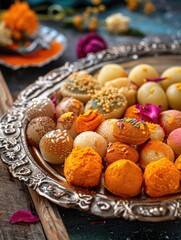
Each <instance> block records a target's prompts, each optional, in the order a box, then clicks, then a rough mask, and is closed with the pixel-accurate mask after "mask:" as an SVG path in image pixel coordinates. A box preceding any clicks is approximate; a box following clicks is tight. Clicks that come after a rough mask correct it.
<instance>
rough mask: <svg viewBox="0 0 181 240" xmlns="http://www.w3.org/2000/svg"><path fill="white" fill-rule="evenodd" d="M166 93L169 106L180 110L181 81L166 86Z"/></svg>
mask: <svg viewBox="0 0 181 240" xmlns="http://www.w3.org/2000/svg"><path fill="white" fill-rule="evenodd" d="M166 95H167V98H168V104H169V106H170V107H171V108H173V109H176V110H181V83H175V84H172V85H170V86H169V87H168V88H167V91H166Z"/></svg>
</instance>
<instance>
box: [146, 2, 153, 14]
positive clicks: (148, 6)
mask: <svg viewBox="0 0 181 240" xmlns="http://www.w3.org/2000/svg"><path fill="white" fill-rule="evenodd" d="M155 11H156V7H155V5H154V4H153V3H152V2H151V1H147V2H146V3H145V6H144V13H146V14H147V15H149V14H151V13H153V12H155Z"/></svg>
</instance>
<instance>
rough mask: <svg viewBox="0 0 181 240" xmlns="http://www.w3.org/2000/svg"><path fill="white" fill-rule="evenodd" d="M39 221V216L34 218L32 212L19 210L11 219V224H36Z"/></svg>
mask: <svg viewBox="0 0 181 240" xmlns="http://www.w3.org/2000/svg"><path fill="white" fill-rule="evenodd" d="M39 221H40V219H39V218H38V217H37V216H34V215H33V214H32V212H30V211H28V210H18V211H16V212H15V213H14V214H13V215H12V217H11V218H10V219H9V222H10V223H17V222H28V223H36V222H39Z"/></svg>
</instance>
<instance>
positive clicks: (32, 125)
mask: <svg viewBox="0 0 181 240" xmlns="http://www.w3.org/2000/svg"><path fill="white" fill-rule="evenodd" d="M53 129H55V122H54V121H53V120H52V119H51V118H49V117H46V116H43V117H36V118H33V119H32V120H31V121H30V122H29V124H28V126H27V129H26V135H27V138H28V142H29V143H30V144H31V145H33V146H35V147H38V146H39V142H40V140H41V138H42V137H43V135H44V134H45V133H47V132H49V131H51V130H53Z"/></svg>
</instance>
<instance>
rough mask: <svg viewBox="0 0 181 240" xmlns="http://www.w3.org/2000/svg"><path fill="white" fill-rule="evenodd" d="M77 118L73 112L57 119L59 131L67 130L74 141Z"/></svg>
mask: <svg viewBox="0 0 181 240" xmlns="http://www.w3.org/2000/svg"><path fill="white" fill-rule="evenodd" d="M76 120H77V116H76V115H75V114H74V113H73V112H66V113H64V114H62V115H61V116H60V117H59V118H58V119H57V129H61V130H64V129H66V130H67V132H68V134H69V135H70V136H71V137H72V138H73V139H74V138H75V137H76V136H77V132H76Z"/></svg>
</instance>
